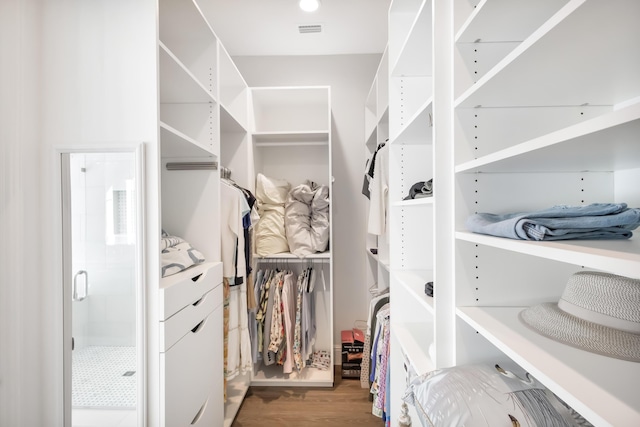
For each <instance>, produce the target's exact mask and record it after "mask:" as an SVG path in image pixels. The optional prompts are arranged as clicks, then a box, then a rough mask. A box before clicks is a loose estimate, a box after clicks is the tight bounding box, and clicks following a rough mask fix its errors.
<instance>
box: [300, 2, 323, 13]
mask: <svg viewBox="0 0 640 427" xmlns="http://www.w3.org/2000/svg"><path fill="white" fill-rule="evenodd" d="M299 4H300V9H302V10H304V11H305V12H315V11H316V10H318V8H319V7H320V0H300V3H299Z"/></svg>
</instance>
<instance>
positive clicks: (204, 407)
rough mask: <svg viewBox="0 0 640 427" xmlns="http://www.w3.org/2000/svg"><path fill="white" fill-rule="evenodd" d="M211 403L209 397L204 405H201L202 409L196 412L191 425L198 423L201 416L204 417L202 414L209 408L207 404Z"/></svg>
mask: <svg viewBox="0 0 640 427" xmlns="http://www.w3.org/2000/svg"><path fill="white" fill-rule="evenodd" d="M208 403H209V399H207V400H206V401H205V402H204V404H203V405H202V407H200V410H199V411H198V413H197V414H196V416H195V417H194V418H193V421H191V425H194V424H196V423H197V422H198V421H200V418H202V414H204V411H205V410H206V409H207V404H208Z"/></svg>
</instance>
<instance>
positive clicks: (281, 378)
mask: <svg viewBox="0 0 640 427" xmlns="http://www.w3.org/2000/svg"><path fill="white" fill-rule="evenodd" d="M251 385H252V386H287V387H333V366H331V368H330V369H328V370H326V371H323V370H320V369H317V368H311V367H306V368H303V369H302V370H301V371H300V372H297V371H295V370H294V372H292V373H291V374H283V373H282V366H273V365H272V366H264V365H261V366H260V368H259V369H258V370H257V372H256V373H255V374H254V376H253V379H252V380H251Z"/></svg>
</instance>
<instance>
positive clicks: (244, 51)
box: [199, 0, 391, 56]
mask: <svg viewBox="0 0 640 427" xmlns="http://www.w3.org/2000/svg"><path fill="white" fill-rule="evenodd" d="M390 2H391V0H321V5H320V8H319V9H318V10H317V11H316V12H311V13H309V12H303V11H302V10H300V8H299V7H298V0H208V1H206V2H205V1H201V2H199V3H200V4H201V5H202V10H203V13H204V14H205V15H206V16H207V18H208V19H209V20H210V21H211V25H212V26H213V28H214V31H215V32H216V34H217V35H218V37H219V39H220V41H221V42H222V44H223V45H224V46H225V48H226V49H227V51H228V52H229V54H230V55H231V56H264V55H267V56H271V55H340V54H359V53H382V52H383V51H384V48H385V46H386V44H387V12H388V10H389V4H390ZM300 25H305V26H307V25H311V26H315V25H320V26H321V29H322V31H321V32H319V33H302V34H301V33H300V32H299V29H298V26H300ZM316 29H317V27H316Z"/></svg>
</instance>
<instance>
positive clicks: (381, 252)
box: [363, 48, 389, 298]
mask: <svg viewBox="0 0 640 427" xmlns="http://www.w3.org/2000/svg"><path fill="white" fill-rule="evenodd" d="M388 53H389V51H388V48H387V49H385V51H384V53H383V54H382V58H381V60H380V64H379V65H378V69H377V71H376V75H375V78H374V80H373V84H372V85H371V89H370V90H369V94H368V95H367V100H366V103H365V109H364V113H365V129H364V132H365V133H364V134H365V147H364V155H365V159H367V162H370V161H372V157H373V153H374V152H375V151H376V149H377V147H378V146H379V145H380V144H381V143H386V141H387V140H388V139H389V57H388ZM368 168H369V163H367V169H368ZM363 184H364V183H363ZM367 203H368V202H367ZM366 211H367V212H368V206H367V210H366ZM363 226H364V227H365V229H366V233H367V234H366V236H367V237H366V248H365V251H366V253H367V263H366V267H365V268H366V271H365V280H366V284H367V288H377V289H386V288H388V287H389V239H388V233H384V234H383V235H376V234H371V233H369V232H368V221H367V218H365V220H364V221H363ZM371 249H376V250H377V253H375V254H374V253H372V252H371ZM368 296H369V295H366V296H365V298H368Z"/></svg>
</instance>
